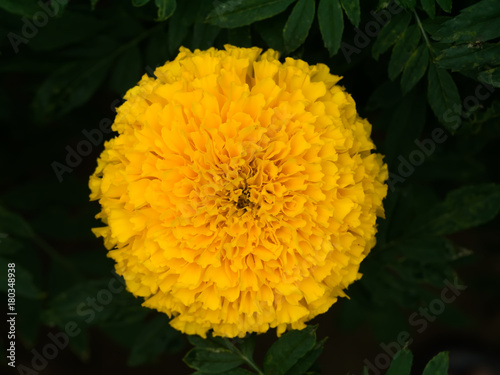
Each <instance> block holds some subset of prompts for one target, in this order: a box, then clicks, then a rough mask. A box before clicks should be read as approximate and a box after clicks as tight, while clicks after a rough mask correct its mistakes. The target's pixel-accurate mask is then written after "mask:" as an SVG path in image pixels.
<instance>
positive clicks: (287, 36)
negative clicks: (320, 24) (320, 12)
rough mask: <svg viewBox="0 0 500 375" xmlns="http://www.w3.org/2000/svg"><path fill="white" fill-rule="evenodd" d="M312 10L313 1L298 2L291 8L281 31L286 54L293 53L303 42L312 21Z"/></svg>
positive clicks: (300, 0)
mask: <svg viewBox="0 0 500 375" xmlns="http://www.w3.org/2000/svg"><path fill="white" fill-rule="evenodd" d="M314 10H315V4H314V0H299V1H297V3H296V4H295V6H294V7H293V10H292V13H290V17H288V21H287V22H286V24H285V27H284V29H283V40H284V41H285V50H286V51H287V52H292V51H295V50H296V49H297V48H299V47H300V46H301V45H302V44H303V43H304V42H305V40H306V38H307V35H308V34H309V30H310V28H311V25H312V22H313V19H314Z"/></svg>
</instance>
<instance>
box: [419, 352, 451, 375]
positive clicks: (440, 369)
mask: <svg viewBox="0 0 500 375" xmlns="http://www.w3.org/2000/svg"><path fill="white" fill-rule="evenodd" d="M448 361H449V359H448V352H441V353H439V354H438V355H436V356H435V357H434V358H432V359H431V360H430V361H429V363H427V365H426V366H425V368H424V372H423V373H422V375H447V374H448Z"/></svg>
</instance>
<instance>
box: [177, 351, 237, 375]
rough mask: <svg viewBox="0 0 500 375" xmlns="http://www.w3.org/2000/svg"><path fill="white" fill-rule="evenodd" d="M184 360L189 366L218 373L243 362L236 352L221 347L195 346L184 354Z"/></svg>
mask: <svg viewBox="0 0 500 375" xmlns="http://www.w3.org/2000/svg"><path fill="white" fill-rule="evenodd" d="M184 362H185V363H186V364H187V365H188V366H189V367H191V368H193V369H195V370H199V371H201V372H203V373H207V374H219V373H221V372H224V371H229V370H231V369H234V368H236V367H238V366H240V365H242V364H243V363H244V362H243V360H242V359H241V358H240V357H238V356H237V354H236V353H234V352H232V351H231V350H229V349H226V348H222V347H205V348H200V347H195V348H194V349H191V350H190V351H189V352H188V353H187V354H186V356H185V357H184Z"/></svg>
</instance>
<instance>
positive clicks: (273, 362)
mask: <svg viewBox="0 0 500 375" xmlns="http://www.w3.org/2000/svg"><path fill="white" fill-rule="evenodd" d="M316 328H317V327H316V326H307V327H306V328H304V329H303V330H300V331H298V330H294V331H289V332H287V333H285V334H284V335H283V336H282V337H281V338H280V339H279V340H278V341H276V342H275V343H274V344H273V345H272V346H271V348H269V350H268V352H267V353H266V356H265V357H264V372H265V373H266V375H284V374H286V373H287V371H289V370H290V369H291V368H292V367H293V366H294V365H295V364H296V363H297V362H298V361H299V360H300V359H301V358H302V357H303V356H304V355H305V354H306V353H307V352H309V350H311V349H312V348H313V347H314V345H315V343H316Z"/></svg>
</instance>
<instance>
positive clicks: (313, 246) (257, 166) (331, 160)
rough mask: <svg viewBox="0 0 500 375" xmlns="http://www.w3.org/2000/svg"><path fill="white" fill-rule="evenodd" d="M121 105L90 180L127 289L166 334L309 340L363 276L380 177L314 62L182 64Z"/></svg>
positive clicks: (205, 56) (346, 108)
mask: <svg viewBox="0 0 500 375" xmlns="http://www.w3.org/2000/svg"><path fill="white" fill-rule="evenodd" d="M155 75H156V78H150V77H147V76H144V77H143V78H142V79H141V81H140V82H139V84H138V85H137V86H136V87H134V88H132V89H131V90H129V91H128V92H127V94H126V96H125V99H126V102H125V103H124V104H123V105H122V106H121V107H119V108H118V112H117V116H116V119H115V122H114V125H113V129H114V130H115V131H116V132H118V134H119V135H118V136H117V137H116V138H114V139H112V140H111V141H109V142H107V143H106V145H105V150H104V151H103V153H102V155H101V157H100V158H99V161H98V166H97V169H96V171H95V173H94V175H93V176H92V177H91V178H90V183H89V185H90V189H91V191H92V193H91V199H92V200H97V199H98V200H99V202H100V204H101V206H102V211H101V213H100V214H99V215H98V216H97V217H99V218H101V219H102V221H103V222H104V223H105V224H106V225H107V226H106V227H104V228H98V229H95V233H96V235H98V236H102V237H103V238H104V240H105V245H106V247H107V248H108V249H109V250H110V251H109V256H110V257H111V258H113V259H114V260H115V261H116V271H117V272H118V273H119V274H120V275H123V277H124V278H125V280H126V283H127V289H128V290H129V291H130V292H131V293H133V294H134V295H136V296H142V297H144V298H145V302H144V306H147V307H150V308H154V309H157V310H158V311H161V312H164V313H166V314H168V315H169V316H173V317H174V318H173V319H172V321H171V324H172V326H173V327H174V328H176V329H178V330H180V331H182V332H185V333H188V334H198V335H201V336H205V334H206V332H207V331H208V330H210V329H213V333H214V335H219V336H226V337H234V336H240V337H242V336H244V335H245V334H246V333H247V332H265V331H267V330H268V329H269V328H274V327H277V331H278V334H281V333H282V332H283V331H285V330H286V329H289V328H293V329H302V328H304V327H305V322H306V321H308V320H310V319H312V318H313V317H315V316H316V315H318V314H321V313H324V312H326V311H327V310H328V309H329V307H330V306H331V305H332V304H333V303H335V301H336V300H337V298H338V297H342V296H345V293H344V289H345V288H347V286H348V285H349V284H351V283H352V282H353V281H355V280H357V279H359V278H360V277H361V275H360V274H359V273H358V269H359V264H360V262H361V261H362V260H363V259H364V258H365V257H366V255H367V254H368V252H369V251H370V249H371V248H372V247H373V246H374V244H375V232H376V228H375V221H376V217H377V215H378V216H382V215H383V207H382V199H383V198H384V197H385V195H386V192H387V187H386V185H385V184H384V182H385V180H386V179H387V167H386V165H384V164H383V162H382V156H381V155H380V154H375V153H372V152H371V151H372V150H373V149H374V145H373V143H372V141H371V140H370V132H371V126H370V124H369V123H368V122H367V121H366V120H364V119H362V118H360V117H359V116H358V114H357V112H356V106H355V103H354V100H353V99H352V98H351V96H350V95H349V94H348V93H346V92H345V91H344V89H343V88H342V87H341V86H338V85H337V82H338V81H339V80H340V77H338V76H334V75H331V74H330V73H329V70H328V68H327V67H326V66H325V65H323V64H318V65H313V66H310V65H308V64H307V63H305V62H304V61H301V60H294V59H291V58H287V59H286V61H285V62H284V63H281V62H280V61H279V60H278V54H277V53H276V52H275V51H272V50H269V51H267V52H265V53H262V54H261V50H260V49H259V48H236V47H232V46H226V47H225V50H224V51H221V50H216V49H214V48H211V49H209V50H207V51H199V50H196V51H194V52H191V51H189V50H187V49H185V48H181V50H180V53H179V55H178V56H177V58H176V59H175V60H174V61H172V62H167V63H166V64H165V65H164V66H162V67H159V68H157V69H156V72H155Z"/></svg>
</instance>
